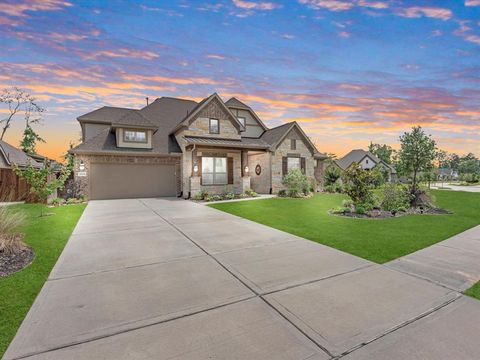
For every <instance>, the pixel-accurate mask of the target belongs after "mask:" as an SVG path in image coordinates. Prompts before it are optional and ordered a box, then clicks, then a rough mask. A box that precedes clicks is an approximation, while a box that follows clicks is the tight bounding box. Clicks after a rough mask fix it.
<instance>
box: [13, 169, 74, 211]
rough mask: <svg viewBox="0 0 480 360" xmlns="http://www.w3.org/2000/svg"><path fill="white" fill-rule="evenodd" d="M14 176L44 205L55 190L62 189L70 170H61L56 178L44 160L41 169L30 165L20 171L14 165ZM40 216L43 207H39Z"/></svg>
mask: <svg viewBox="0 0 480 360" xmlns="http://www.w3.org/2000/svg"><path fill="white" fill-rule="evenodd" d="M13 170H14V171H15V174H17V175H18V176H19V177H21V178H22V179H24V180H25V181H26V182H27V183H28V184H29V185H30V192H31V193H32V194H33V195H35V196H36V197H38V199H39V200H40V201H41V202H42V203H45V202H47V199H48V197H49V196H50V195H51V194H53V192H54V191H55V190H57V189H63V186H64V184H65V181H66V180H67V179H68V177H69V176H70V171H71V170H70V169H68V168H62V170H61V171H60V173H59V174H58V176H57V175H56V174H55V173H54V172H53V169H52V167H51V164H50V161H47V160H45V162H44V163H43V166H42V167H41V168H35V167H33V166H32V164H31V163H29V164H28V166H27V167H25V168H22V169H20V168H19V167H18V166H17V165H14V168H13ZM40 216H43V207H40Z"/></svg>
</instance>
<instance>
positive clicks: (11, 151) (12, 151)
mask: <svg viewBox="0 0 480 360" xmlns="http://www.w3.org/2000/svg"><path fill="white" fill-rule="evenodd" d="M0 153H1V154H2V157H3V158H4V159H5V162H6V164H7V165H8V166H12V165H13V164H16V165H17V166H21V167H22V166H28V165H29V164H31V165H32V166H33V167H37V168H38V167H42V164H41V163H39V162H37V161H35V159H33V158H32V157H30V156H29V155H27V154H26V153H25V152H23V151H22V150H20V149H17V148H16V147H15V146H12V145H10V144H9V143H7V142H5V141H3V140H0Z"/></svg>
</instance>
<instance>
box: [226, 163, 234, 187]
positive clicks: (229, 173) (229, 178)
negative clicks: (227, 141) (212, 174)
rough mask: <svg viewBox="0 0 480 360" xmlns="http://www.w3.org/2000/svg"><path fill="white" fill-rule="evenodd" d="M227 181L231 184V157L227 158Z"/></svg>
mask: <svg viewBox="0 0 480 360" xmlns="http://www.w3.org/2000/svg"><path fill="white" fill-rule="evenodd" d="M227 173H228V183H229V184H233V158H232V157H229V158H227Z"/></svg>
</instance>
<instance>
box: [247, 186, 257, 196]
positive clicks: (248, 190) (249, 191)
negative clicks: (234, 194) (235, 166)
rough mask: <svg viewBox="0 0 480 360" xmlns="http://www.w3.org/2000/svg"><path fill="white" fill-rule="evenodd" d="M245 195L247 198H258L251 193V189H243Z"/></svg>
mask: <svg viewBox="0 0 480 360" xmlns="http://www.w3.org/2000/svg"><path fill="white" fill-rule="evenodd" d="M245 195H247V196H249V197H256V196H258V194H257V193H256V192H255V191H253V190H252V189H250V188H248V189H245Z"/></svg>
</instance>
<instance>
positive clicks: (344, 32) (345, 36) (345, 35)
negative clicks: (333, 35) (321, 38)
mask: <svg viewBox="0 0 480 360" xmlns="http://www.w3.org/2000/svg"><path fill="white" fill-rule="evenodd" d="M350 35H351V34H350V33H349V32H348V31H340V32H339V33H338V36H340V37H341V38H344V39H348V38H349V37H350Z"/></svg>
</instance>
